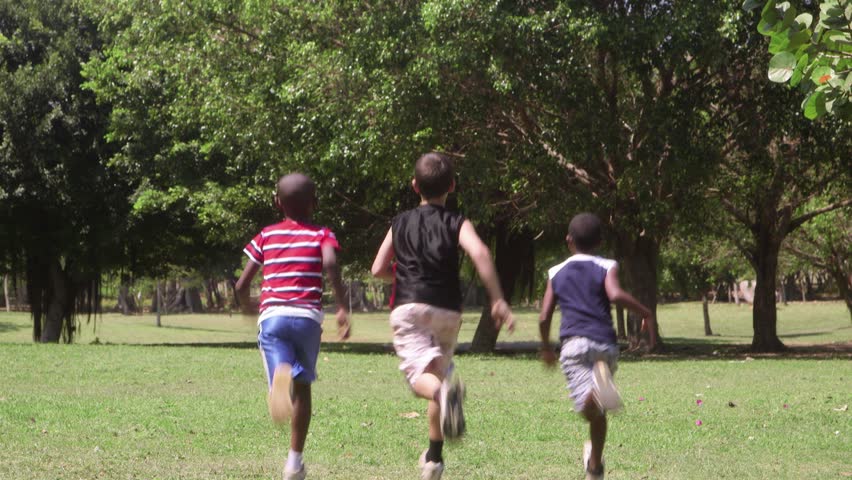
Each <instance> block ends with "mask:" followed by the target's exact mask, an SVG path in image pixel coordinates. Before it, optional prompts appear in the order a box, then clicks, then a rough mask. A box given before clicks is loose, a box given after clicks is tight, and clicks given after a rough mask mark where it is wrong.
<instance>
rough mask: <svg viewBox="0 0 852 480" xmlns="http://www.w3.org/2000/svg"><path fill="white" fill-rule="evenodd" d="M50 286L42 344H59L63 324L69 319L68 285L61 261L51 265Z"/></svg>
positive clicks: (42, 330) (42, 331)
mask: <svg viewBox="0 0 852 480" xmlns="http://www.w3.org/2000/svg"><path fill="white" fill-rule="evenodd" d="M49 268H50V271H49V274H48V275H49V276H50V286H51V288H50V289H49V290H48V295H49V299H48V304H47V311H46V312H45V313H44V322H43V327H42V329H41V338H39V341H40V342H41V343H59V339H60V338H61V337H62V323H63V321H64V320H65V319H66V317H68V314H67V312H66V309H67V305H66V304H67V301H66V300H67V297H68V285H67V282H66V278H65V272H63V271H62V266H61V265H60V264H59V261H53V262H51V265H50V267H49Z"/></svg>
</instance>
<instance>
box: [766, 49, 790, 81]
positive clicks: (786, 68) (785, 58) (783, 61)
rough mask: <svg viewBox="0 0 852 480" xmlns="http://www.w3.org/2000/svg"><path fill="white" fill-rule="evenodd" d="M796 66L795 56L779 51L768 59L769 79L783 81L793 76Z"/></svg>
mask: <svg viewBox="0 0 852 480" xmlns="http://www.w3.org/2000/svg"><path fill="white" fill-rule="evenodd" d="M795 68H796V56H795V55H793V54H792V53H790V52H781V53H778V54H776V55H775V56H773V57H772V60H770V61H769V80H772V81H773V82H775V83H784V82H786V81H787V80H789V79H790V77H792V76H793V69H795Z"/></svg>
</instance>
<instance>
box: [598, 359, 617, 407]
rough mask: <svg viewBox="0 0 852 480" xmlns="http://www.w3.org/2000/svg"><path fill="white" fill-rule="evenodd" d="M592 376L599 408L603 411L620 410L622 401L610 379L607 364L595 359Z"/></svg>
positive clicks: (610, 374)
mask: <svg viewBox="0 0 852 480" xmlns="http://www.w3.org/2000/svg"><path fill="white" fill-rule="evenodd" d="M592 377H593V379H594V382H595V390H594V391H595V398H596V399H597V401H598V405H599V406H600V407H601V409H602V410H604V411H616V410H621V407H623V406H624V403H622V401H621V395H619V394H618V390H617V389H616V388H615V383H614V382H613V381H612V372H611V371H610V370H609V365H607V363H606V362H605V361H603V360H598V361H596V362H595V366H594V368H593V369H592Z"/></svg>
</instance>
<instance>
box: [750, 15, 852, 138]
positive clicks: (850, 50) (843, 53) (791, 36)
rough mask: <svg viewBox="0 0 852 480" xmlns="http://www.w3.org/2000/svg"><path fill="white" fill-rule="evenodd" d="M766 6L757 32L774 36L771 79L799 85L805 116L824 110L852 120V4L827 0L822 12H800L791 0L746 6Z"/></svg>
mask: <svg viewBox="0 0 852 480" xmlns="http://www.w3.org/2000/svg"><path fill="white" fill-rule="evenodd" d="M761 5H763V9H762V11H761V16H760V24H758V26H757V30H758V31H759V32H760V34H761V35H765V36H768V37H769V38H770V39H771V42H770V44H769V53H772V54H773V56H772V59H771V60H770V61H769V79H770V80H771V81H773V82H777V83H789V85H790V86H791V87H796V86H798V87H799V89H800V90H801V92H802V94H803V95H804V96H805V99H804V100H803V101H802V110H803V111H804V113H805V117H807V118H809V119H812V120H813V119H816V118H819V117H822V116H824V115H826V114H829V115H834V116H836V117H837V118H838V119H840V120H841V121H849V120H852V2H850V1H849V0H823V1H822V2H821V3H820V5H819V16H818V17H817V18H816V21H815V19H814V15H813V13H811V12H807V11H806V12H804V13H801V14H799V15H797V13H798V10H797V9H796V7H795V6H794V5H793V4H791V2H776V1H775V0H770V1H767V2H766V3H765V4H764V2H763V1H762V0H746V1H745V2H744V3H743V8H744V9H746V10H752V9H755V8H757V7H759V6H761Z"/></svg>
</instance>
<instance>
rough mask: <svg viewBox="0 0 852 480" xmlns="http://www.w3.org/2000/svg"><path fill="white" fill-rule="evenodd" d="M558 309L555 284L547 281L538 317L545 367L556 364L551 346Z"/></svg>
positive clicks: (542, 357)
mask: <svg viewBox="0 0 852 480" xmlns="http://www.w3.org/2000/svg"><path fill="white" fill-rule="evenodd" d="M555 308H556V298H555V297H554V296H553V284H551V283H550V280H549V279H548V280H547V289H546V290H545V291H544V297H542V299H541V313H540V314H539V316H538V331H539V334H541V359H542V360H543V361H544V363H545V365H547V366H549V367H552V366H553V365H555V364H556V354H555V353H554V352H553V347H552V346H551V345H550V323H551V319H552V318H553V310H554V309H555Z"/></svg>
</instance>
